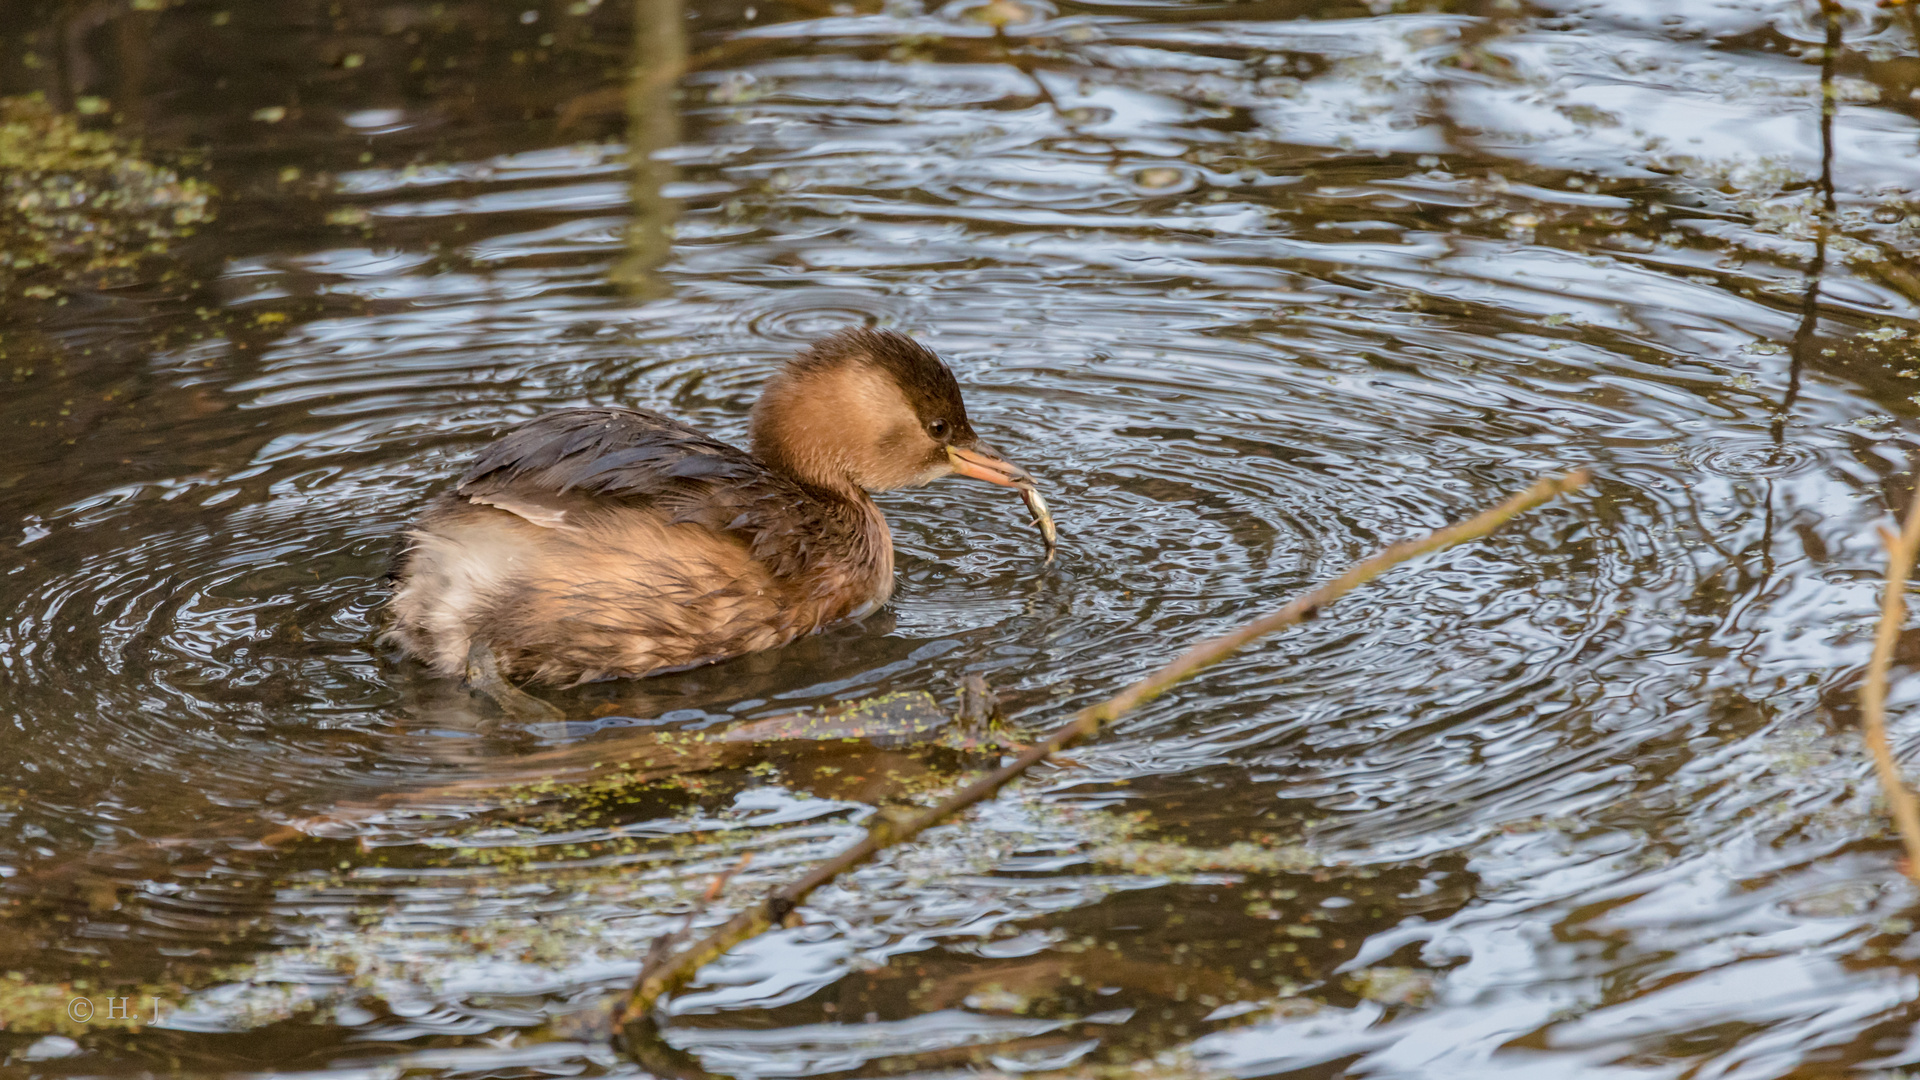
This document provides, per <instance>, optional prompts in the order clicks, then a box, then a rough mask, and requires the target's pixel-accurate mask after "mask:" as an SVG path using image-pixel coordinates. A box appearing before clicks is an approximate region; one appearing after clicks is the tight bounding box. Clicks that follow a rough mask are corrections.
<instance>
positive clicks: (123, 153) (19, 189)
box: [0, 96, 213, 299]
mask: <svg viewBox="0 0 1920 1080" xmlns="http://www.w3.org/2000/svg"><path fill="white" fill-rule="evenodd" d="M96 111H98V110H96ZM212 218H213V189H212V188H211V187H210V186H209V185H207V184H206V183H204V182H203V181H201V180H198V179H195V178H192V177H184V176H182V175H180V173H179V172H177V171H176V170H175V169H173V168H169V167H167V166H163V165H160V164H157V163H155V162H153V161H150V160H147V159H146V158H144V157H142V156H141V155H140V148H139V147H138V146H135V145H132V144H130V143H128V142H126V141H124V140H122V139H120V138H118V137H116V136H114V135H112V134H110V133H108V132H105V131H97V130H93V129H91V128H86V127H82V126H81V124H80V122H79V120H78V119H76V118H75V117H73V116H69V115H67V114H64V113H60V112H57V111H55V110H54V109H52V108H51V107H49V106H48V105H47V104H46V102H45V101H44V100H42V99H40V98H39V97H38V96H26V97H11V98H0V297H4V296H8V295H16V296H23V297H27V298H30V299H45V298H49V297H53V296H56V295H58V294H59V293H60V292H62V291H64V289H66V288H68V287H74V286H77V287H107V286H113V285H121V284H126V283H127V282H129V281H130V280H133V279H135V278H137V277H138V271H139V270H140V268H141V265H142V264H143V263H144V262H145V261H146V260H148V259H151V258H154V257H156V256H162V255H165V254H167V253H168V252H169V250H170V246H171V244H172V243H173V242H174V241H176V240H179V239H180V238H182V237H186V236H190V235H192V233H193V230H194V227H195V226H197V225H200V224H202V223H204V222H207V221H209V220H211V219H212Z"/></svg>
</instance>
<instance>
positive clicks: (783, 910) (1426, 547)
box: [613, 469, 1588, 1047]
mask: <svg viewBox="0 0 1920 1080" xmlns="http://www.w3.org/2000/svg"><path fill="white" fill-rule="evenodd" d="M1587 480H1588V473H1587V471H1586V470H1585V469H1577V470H1575V471H1573V472H1570V473H1567V474H1565V475H1563V476H1549V477H1543V478H1541V479H1540V480H1537V481H1535V482H1534V484H1533V485H1532V486H1531V487H1529V488H1527V489H1526V490H1525V491H1522V492H1520V493H1519V494H1517V495H1514V496H1513V497H1512V498H1509V499H1507V500H1506V501H1505V502H1503V503H1501V504H1500V505H1498V506H1495V507H1492V508H1490V509H1488V510H1484V511H1482V512H1481V513H1479V514H1477V515H1475V516H1474V517H1471V518H1469V519H1467V520H1465V521H1461V522H1458V523H1456V524H1453V525H1449V526H1448V527H1446V528H1444V529H1440V530H1438V531H1436V532H1433V533H1430V534H1428V535H1427V536H1424V537H1421V538H1420V539H1417V540H1402V541H1400V542H1398V543H1395V544H1391V545H1389V546H1387V547H1386V548H1384V549H1382V550H1381V551H1380V552H1379V553H1378V554H1375V555H1374V556H1373V557H1371V558H1369V559H1366V560H1365V561H1363V562H1359V563H1356V564H1354V565H1353V566H1352V567H1350V568H1348V570H1347V571H1346V572H1345V573H1343V574H1341V575H1340V576H1339V577H1337V578H1334V579H1333V580H1332V581H1329V582H1327V583H1325V584H1323V585H1321V586H1320V587H1318V588H1316V589H1313V590H1312V591H1310V592H1308V593H1307V594H1305V595H1304V596H1300V597H1298V598H1296V599H1294V600H1293V601H1292V602H1291V603H1289V604H1287V605H1286V606H1285V607H1283V608H1281V609H1280V610H1278V611H1276V612H1274V613H1272V614H1271V615H1266V616H1263V617H1261V618H1259V619H1255V620H1254V621H1253V622H1250V623H1248V624H1246V625H1245V626H1243V627H1241V628H1240V629H1238V630H1235V631H1233V632H1232V633H1229V634H1225V635H1222V636H1221V637H1217V638H1213V639H1211V640H1209V641H1204V642H1201V643H1200V644H1198V645H1196V646H1194V647H1193V648H1191V649H1188V650H1187V651H1186V652H1184V653H1182V654H1181V655H1180V656H1179V657H1177V658H1176V659H1174V660H1173V662H1171V663H1169V664H1167V665H1166V666H1165V667H1163V668H1161V669H1160V670H1158V671H1156V672H1154V673H1153V674H1151V675H1149V676H1147V677H1146V678H1144V679H1141V680H1140V681H1139V682H1136V683H1134V684H1133V685H1131V686H1129V687H1127V688H1126V689H1124V690H1122V691H1120V692H1119V693H1118V694H1115V695H1114V696H1112V697H1110V698H1108V699H1107V700H1105V701H1102V702H1100V703H1099V704H1097V705H1091V706H1089V707H1087V708H1085V709H1082V710H1080V711H1079V712H1078V713H1077V714H1075V715H1074V718H1073V719H1072V720H1070V721H1068V722H1067V723H1066V724H1063V725H1061V726H1060V727H1058V728H1056V729H1054V731H1053V732H1052V733H1051V734H1049V735H1048V736H1047V737H1046V738H1044V739H1041V740H1040V741H1039V742H1037V743H1035V744H1034V745H1032V746H1030V747H1028V748H1027V749H1026V750H1025V751H1023V752H1022V753H1020V754H1019V755H1018V756H1017V757H1015V758H1013V760H1011V761H1009V762H1008V763H1007V764H1006V765H1003V766H1001V767H1000V768H999V769H996V770H994V771H993V772H991V773H988V774H987V775H986V776H983V777H981V778H980V779H979V780H976V781H974V782H973V783H972V784H969V785H968V786H967V787H965V788H962V789H961V790H960V791H957V792H955V793H954V794H952V795H949V796H948V797H947V798H946V799H945V800H944V801H942V802H941V803H940V804H939V805H938V806H935V807H934V808H932V809H930V810H927V811H925V812H923V813H921V814H919V815H917V816H915V817H913V818H910V819H907V820H906V821H901V822H895V821H884V820H883V821H881V822H880V823H879V824H877V825H875V826H874V827H873V828H871V829H869V830H868V832H867V835H866V836H865V837H863V838H862V839H861V840H860V841H859V842H858V843H856V844H854V845H853V846H852V847H850V848H848V849H847V850H846V851H843V852H841V853H840V854H839V855H837V856H835V857H833V858H832V859H829V860H827V861H826V862H824V863H821V864H820V865H819V866H817V867H815V868H814V869H813V870H812V871H810V872H809V873H808V874H807V875H806V876H805V877H802V878H801V879H800V880H798V881H796V882H793V883H792V884H790V885H787V886H784V887H782V888H779V889H776V890H774V891H773V892H772V893H770V894H769V895H768V896H767V898H766V899H764V900H762V901H760V902H759V903H757V904H754V905H753V906H752V907H750V908H748V909H747V910H745V911H743V912H741V913H740V914H738V915H735V916H734V917H733V918H732V919H729V920H728V921H727V922H725V923H723V924H721V925H720V926H719V927H718V928H717V929H715V930H714V931H713V932H712V933H711V934H709V935H707V937H706V938H705V939H703V940H702V941H700V942H699V943H697V944H695V945H694V946H693V947H692V948H689V949H687V950H685V951H683V952H681V953H679V954H677V955H672V956H668V955H662V954H661V953H656V954H655V955H651V956H649V957H648V958H647V960H646V962H645V963H644V964H643V965H642V966H641V969H640V974H639V976H638V977H637V978H636V979H635V980H634V984H633V989H632V990H631V991H629V992H628V994H627V995H626V997H625V998H624V999H623V1000H622V1001H621V1002H620V1003H619V1004H618V1005H617V1006H616V1007H615V1009H614V1015H613V1023H614V1028H615V1030H616V1031H620V1032H622V1033H623V1034H624V1036H625V1038H626V1039H627V1045H628V1046H629V1047H638V1046H640V1045H642V1044H645V1043H651V1042H652V1041H653V1040H654V1038H655V1034H656V1033H655V1032H654V1031H653V1030H652V1028H653V1024H654V1020H653V1007H654V1005H655V1003H657V1002H658V1001H659V1000H660V999H661V998H662V997H664V996H665V995H667V994H671V993H673V992H674V991H676V990H678V989H679V988H680V987H682V986H684V985H686V983H687V982H688V981H689V980H690V979H692V978H693V976H694V974H695V973H696V972H698V971H699V970H700V968H702V967H704V966H705V965H706V964H708V963H710V962H712V961H714V960H716V959H719V958H720V957H721V956H722V955H724V954H725V953H726V952H727V951H728V950H729V949H731V948H733V947H734V946H735V945H738V944H739V943H741V942H743V941H745V940H747V939H748V938H751V937H754V936H756V935H758V934H760V933H762V932H764V931H766V930H769V929H771V928H772V927H774V926H776V925H778V924H780V923H782V922H784V921H785V920H786V918H787V917H788V915H790V914H791V913H792V912H793V910H794V909H795V908H797V907H799V906H800V905H801V904H802V903H804V902H805V901H806V899H807V897H808V896H809V895H811V894H812V893H813V892H814V890H816V889H818V888H820V887H821V886H822V885H825V884H827V883H829V882H831V881H833V880H834V879H835V878H837V877H839V876H840V875H841V874H844V873H846V872H847V871H849V870H852V869H853V868H855V867H857V866H859V865H861V864H862V863H865V862H867V861H868V860H869V859H872V858H873V857H874V856H875V855H877V854H878V853H880V852H881V851H883V850H885V849H886V848H889V847H892V846H894V845H896V844H901V843H905V842H906V841H908V840H911V839H913V838H914V837H915V836H918V835H919V834H921V833H922V832H925V831H926V830H927V829H930V828H932V827H933V826H935V825H938V824H940V823H942V822H944V821H946V820H947V819H948V818H951V817H953V816H954V815H956V814H958V813H960V812H961V811H962V810H965V809H967V808H968V807H970V806H973V805H974V804H975V803H979V802H983V801H985V800H987V799H990V798H992V797H993V796H994V795H995V794H996V793H998V792H999V790H1000V789H1001V788H1002V787H1005V786H1006V785H1007V783H1008V782H1010V781H1012V780H1014V779H1015V778H1017V777H1019V776H1020V775H1021V774H1022V773H1024V772H1026V771H1027V770H1028V769H1030V768H1032V767H1033V766H1034V765H1037V764H1039V763H1040V762H1042V761H1044V760H1046V759H1047V758H1048V757H1049V756H1050V755H1052V754H1053V753H1054V752H1056V751H1058V750H1061V749H1063V748H1065V747H1067V746H1069V745H1071V744H1073V743H1075V742H1078V741H1079V740H1081V739H1084V738H1086V737H1088V736H1090V735H1093V734H1094V733H1096V732H1098V731H1099V730H1100V728H1101V727H1102V726H1103V725H1105V724H1107V723H1110V722H1111V721H1113V720H1115V719H1117V718H1119V717H1121V716H1123V715H1125V714H1126V713H1128V712H1131V711H1132V710H1134V709H1136V708H1138V707H1140V706H1141V705H1143V704H1145V703H1146V702H1148V701H1151V700H1152V699H1154V698H1156V697H1158V696H1159V695H1161V694H1162V693H1165V692H1166V691H1167V690H1168V689H1169V688H1171V687H1172V686H1174V685H1175V684H1177V683H1179V682H1181V681H1183V680H1185V679H1188V678H1191V677H1193V676H1194V675H1196V674H1198V673H1200V672H1202V671H1204V670H1206V669H1207V668H1209V667H1212V666H1213V665H1215V664H1217V663H1219V662H1220V661H1222V660H1225V659H1226V658H1227V657H1229V656H1231V655H1233V654H1234V653H1235V652H1237V651H1239V650H1240V649H1241V648H1243V647H1245V646H1246V645H1248V644H1250V643H1251V642H1253V641H1254V640H1256V639H1258V638H1260V637H1264V636H1265V635H1267V634H1271V633H1273V632H1274V631H1276V630H1281V629H1284V628H1286V627H1289V626H1292V625H1294V624H1295V623H1300V622H1305V621H1306V620H1308V619H1310V618H1313V617H1314V616H1315V615H1317V614H1319V613H1320V611H1321V609H1322V608H1325V607H1326V606H1327V605H1328V604H1331V603H1333V602H1334V601H1335V600H1338V599H1339V598H1340V597H1342V596H1344V595H1346V594H1347V593H1348V592H1351V591H1352V590H1353V589H1355V588H1357V587H1359V586H1361V585H1364V584H1366V583H1367V582H1369V581H1372V580H1373V579H1374V578H1376V577H1379V576H1380V575H1381V574H1383V573H1385V572H1387V571H1388V570H1390V569H1392V568H1394V567H1395V566H1398V565H1400V564H1401V563H1404V562H1407V561H1408V560H1410V559H1414V558H1418V557H1419V556H1421V555H1425V554H1428V553H1429V552H1434V551H1439V550H1441V549H1443V548H1448V547H1452V546H1454V545H1455V544H1460V543H1464V542H1466V541H1468V540H1476V539H1479V538H1481V537H1483V536H1486V535H1488V534H1489V533H1491V532H1493V531H1494V530H1496V529H1498V528H1500V526H1502V525H1505V524H1506V523H1507V522H1508V521H1510V520H1512V519H1513V518H1514V517H1516V516H1518V515H1519V514H1522V513H1525V512H1526V511H1528V510H1531V509H1533V508H1534V507H1536V506H1539V505H1540V504H1542V503H1545V502H1548V501H1549V500H1552V499H1554V498H1556V497H1557V496H1560V495H1564V494H1567V493H1568V492H1572V491H1575V490H1578V489H1579V488H1581V487H1584V486H1585V485H1586V483H1587Z"/></svg>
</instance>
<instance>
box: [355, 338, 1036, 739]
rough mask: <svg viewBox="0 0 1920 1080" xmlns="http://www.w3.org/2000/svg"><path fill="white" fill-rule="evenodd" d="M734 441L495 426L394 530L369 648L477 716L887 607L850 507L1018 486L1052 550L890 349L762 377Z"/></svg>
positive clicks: (939, 387) (830, 341)
mask: <svg viewBox="0 0 1920 1080" xmlns="http://www.w3.org/2000/svg"><path fill="white" fill-rule="evenodd" d="M750 431H751V438H752V452H751V453H748V452H745V451H742V450H738V449H736V448H734V447H732V446H728V445H727V444H726V443H723V442H719V441H717V440H715V439H712V438H710V437H708V436H706V435H703V434H701V433H700V432H699V431H697V430H695V429H694V428H692V427H689V426H687V425H686V424H683V423H680V422H679V421H677V420H672V419H669V418H667V417H665V416H661V415H660V414H658V413H653V412H647V411H644V410H640V409H622V408H592V409H569V410H565V411H562V412H556V413H552V414H549V415H547V416H542V417H540V418H538V419H536V420H533V421H530V422H529V423H526V424H523V425H521V426H520V427H518V428H516V429H514V430H513V431H510V432H508V433H507V434H506V435H504V436H502V437H501V438H500V439H499V440H498V441H496V442H494V443H493V444H491V445H490V446H488V447H486V448H485V449H484V450H482V451H481V452H480V454H479V456H478V457H477V458H476V459H475V460H474V462H473V464H472V465H471V466H470V467H469V468H468V469H467V471H466V472H465V473H464V474H462V475H461V477H460V479H459V480H458V481H457V482H456V483H455V484H454V486H453V488H452V489H451V490H450V491H446V492H442V493H441V494H439V495H437V496H435V497H434V498H432V499H431V500H429V502H428V503H427V506H426V508H425V509H424V510H423V511H422V512H421V514H420V517H419V519H418V520H417V521H416V522H415V523H414V524H413V526H412V527H411V528H410V529H409V530H408V532H407V534H406V544H405V547H404V549H403V550H402V552H401V553H400V555H399V557H398V559H397V560H396V563H395V567H394V574H393V579H394V591H393V597H392V599H391V601H390V604H389V610H390V613H391V617H392V628H391V629H390V630H389V631H388V637H389V639H390V640H392V641H393V642H395V643H396V644H398V645H399V647H400V648H401V649H402V651H404V652H406V653H407V654H409V655H411V656H413V657H415V658H417V659H419V660H420V661H422V662H424V663H425V664H427V665H428V666H429V667H430V668H432V669H433V670H434V671H435V672H437V673H439V674H442V675H458V674H462V673H463V672H468V671H471V672H472V673H473V676H474V678H473V679H472V680H470V681H473V683H474V685H475V687H476V688H477V689H480V690H481V691H482V692H484V693H488V696H490V697H494V698H495V700H496V701H499V700H500V699H499V697H498V696H497V695H495V694H494V693H493V692H492V690H491V689H490V687H493V686H494V684H498V685H501V686H505V685H507V684H506V680H507V679H520V680H527V681H532V682H539V683H548V684H559V685H569V684H575V683H582V682H589V681H592V680H595V679H603V678H611V677H619V676H639V675H647V674H655V673H659V672H665V671H672V670H678V669H681V668H687V667H693V666H696V665H699V664H707V663H712V662H714V661H718V660H725V659H728V658H729V657H734V656H739V655H742V654H744V653H749V652H757V651H759V650H762V649H771V648H775V647H777V646H780V645H784V644H786V643H787V642H789V641H792V640H793V639H794V638H796V637H799V636H801V635H803V634H810V633H813V632H814V631H816V630H819V629H821V628H823V627H825V626H828V625H831V624H833V623H837V622H841V621H843V620H846V619H853V618H859V617H860V616H863V615H865V614H867V613H868V612H871V611H873V610H874V609H876V608H878V607H880V606H881V605H882V604H884V603H886V602H887V598H888V597H889V596H890V595H891V594H892V592H893V539H892V536H891V534H890V533H889V532H888V530H887V522H886V518H885V517H883V516H882V515H881V513H880V509H879V507H877V506H875V505H874V502H873V499H872V498H870V497H869V493H870V492H878V491H890V490H893V489H896V488H902V487H911V486H916V485H920V484H926V483H929V482H931V481H933V480H937V479H939V478H940V477H943V476H967V477H972V478H974V479H978V480H986V481H988V482H990V483H994V484H1000V485H1003V486H1007V487H1013V488H1018V489H1019V490H1020V492H1021V495H1022V497H1023V498H1025V499H1026V501H1027V505H1028V507H1029V508H1030V509H1032V510H1033V511H1034V514H1035V517H1036V520H1037V522H1038V523H1039V524H1040V526H1041V530H1042V536H1043V537H1044V539H1045V540H1046V542H1047V551H1048V554H1049V556H1051V554H1052V550H1053V521H1052V519H1051V517H1050V515H1048V513H1047V511H1046V503H1045V502H1044V501H1042V500H1041V499H1040V498H1039V493H1038V492H1037V491H1036V490H1035V489H1034V487H1033V478H1032V477H1030V476H1028V475H1027V473H1026V471H1025V470H1024V469H1021V468H1020V467H1019V466H1017V465H1014V464H1012V463H1010V462H1008V461H1006V460H1005V459H1003V458H1002V457H1000V456H999V455H998V454H997V453H995V452H994V451H993V450H991V449H989V448H988V447H987V446H986V445H985V444H983V443H981V441H980V439H979V437H978V436H977V435H975V434H974V431H973V427H972V426H971V425H970V424H969V423H968V421H967V409H966V405H965V403H964V402H962V401H961V398H960V386H959V384H958V383H956V382H955V381H954V378H953V373H952V372H951V371H949V370H948V369H947V366H946V365H945V364H944V363H942V362H941V361H940V358H939V357H937V356H935V355H934V354H933V353H932V352H931V351H929V350H928V349H927V348H926V347H925V346H923V345H921V344H920V343H918V342H916V341H914V340H913V339H911V338H908V337H905V336H904V335H901V334H896V333H892V332H890V331H874V330H850V331H845V332H842V333H839V334H835V335H833V336H831V337H828V338H826V339H824V340H822V341H819V342H816V343H814V344H813V345H812V346H811V347H809V348H808V349H806V350H805V351H803V352H802V353H800V354H799V355H798V356H796V357H794V358H793V359H792V360H790V361H788V362H787V364H786V365H785V366H784V367H783V368H782V369H781V370H780V371H779V372H778V373H776V374H775V375H774V376H773V378H772V379H770V380H768V382H767V385H766V387H765V388H764V389H763V390H762V391H761V394H760V399H759V400H758V401H757V402H756V403H755V404H754V407H753V413H752V417H751V421H750ZM476 658H477V659H476ZM508 689H509V690H511V689H512V688H511V687H510V686H508ZM513 692H514V693H515V694H518V693H519V691H517V690H516V691H513ZM520 696H522V697H525V696H527V695H520ZM534 700H537V699H534ZM542 704H544V703H542ZM503 707H506V705H505V704H504V703H503ZM509 711H512V710H511V709H509Z"/></svg>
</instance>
